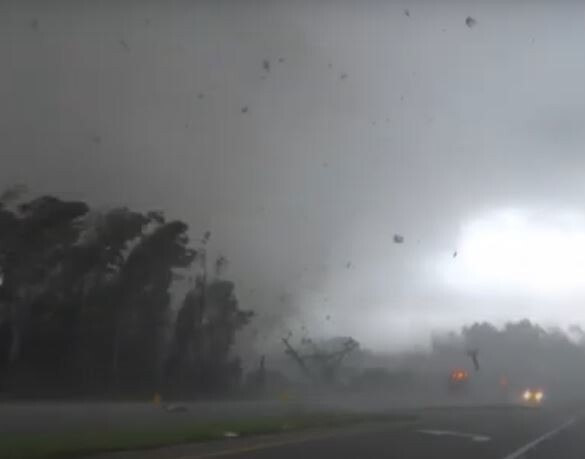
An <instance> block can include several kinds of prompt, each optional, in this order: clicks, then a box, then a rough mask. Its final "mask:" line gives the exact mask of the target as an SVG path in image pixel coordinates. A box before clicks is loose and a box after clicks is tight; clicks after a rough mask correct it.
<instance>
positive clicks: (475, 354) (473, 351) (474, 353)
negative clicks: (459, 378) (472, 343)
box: [467, 349, 479, 371]
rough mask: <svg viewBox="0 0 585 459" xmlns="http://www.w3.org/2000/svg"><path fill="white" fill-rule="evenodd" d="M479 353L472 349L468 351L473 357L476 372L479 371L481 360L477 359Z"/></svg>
mask: <svg viewBox="0 0 585 459" xmlns="http://www.w3.org/2000/svg"><path fill="white" fill-rule="evenodd" d="M478 353H479V350H478V349H470V350H468V351H467V355H468V356H469V357H471V360H472V361H473V367H474V368H475V371H479V360H478V358H477V354H478Z"/></svg>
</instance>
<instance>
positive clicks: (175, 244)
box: [0, 190, 252, 395]
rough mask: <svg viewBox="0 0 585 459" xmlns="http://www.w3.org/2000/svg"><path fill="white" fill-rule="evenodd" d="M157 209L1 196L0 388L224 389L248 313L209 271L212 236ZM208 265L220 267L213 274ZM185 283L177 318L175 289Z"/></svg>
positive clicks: (76, 391) (235, 373) (41, 391)
mask: <svg viewBox="0 0 585 459" xmlns="http://www.w3.org/2000/svg"><path fill="white" fill-rule="evenodd" d="M188 230H189V228H188V225H187V224H186V223H184V222H182V221H180V220H168V219H167V218H166V217H165V215H163V213H162V212H146V213H143V212H136V211H133V210H130V209H128V208H116V209H111V210H107V211H96V210H92V209H91V208H90V207H89V206H88V205H87V204H86V203H84V202H79V201H64V200H61V199H59V198H56V197H53V196H41V197H37V198H34V199H31V200H28V201H26V202H22V201H21V200H20V192H18V190H9V191H8V192H6V193H4V195H3V196H2V197H1V198H0V390H3V391H7V392H11V393H21V394H23V395H24V394H26V395H35V394H38V395H49V394H54V395H80V394H96V395H99V394H104V393H109V392H124V393H136V394H138V393H147V392H148V393H149V392H152V391H159V390H160V391H168V392H174V393H177V394H178V393H180V394H181V395H193V394H196V393H200V392H203V391H212V390H227V389H229V388H230V387H232V386H233V385H234V384H236V383H237V382H238V380H239V378H240V371H241V370H240V364H239V361H238V359H237V358H236V357H234V356H233V355H232V353H231V348H232V345H233V341H234V336H235V333H236V332H237V331H238V330H239V329H240V328H242V327H244V326H245V325H246V324H247V323H248V321H249V320H250V318H251V316H252V313H251V312H248V311H242V310H241V309H240V308H239V306H238V302H237V300H236V297H235V292H234V284H233V283H232V282H229V281H227V280H224V279H223V278H222V277H221V271H222V269H223V268H224V267H225V265H226V260H225V259H224V258H219V259H218V260H217V261H216V263H215V269H213V270H211V269H210V270H208V266H207V265H208V259H207V258H208V257H207V245H208V242H209V238H210V234H209V233H206V234H205V235H204V237H203V239H202V240H201V241H200V242H199V244H198V245H197V247H195V248H194V247H193V246H192V245H191V244H190V241H189V237H188ZM208 271H213V272H212V273H208ZM177 282H184V283H187V285H188V291H187V293H186V295H185V297H184V300H183V301H182V304H181V306H180V309H179V312H178V315H176V319H175V320H173V317H174V315H173V314H172V311H171V290H172V286H173V285H174V284H175V283H177Z"/></svg>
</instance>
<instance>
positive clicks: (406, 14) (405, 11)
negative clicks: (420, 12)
mask: <svg viewBox="0 0 585 459" xmlns="http://www.w3.org/2000/svg"><path fill="white" fill-rule="evenodd" d="M404 15H405V16H406V17H410V10H409V9H408V8H406V9H405V10H404Z"/></svg>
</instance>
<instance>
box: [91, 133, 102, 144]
mask: <svg viewBox="0 0 585 459" xmlns="http://www.w3.org/2000/svg"><path fill="white" fill-rule="evenodd" d="M91 141H92V142H93V143H95V144H96V145H100V144H101V143H102V138H101V137H100V136H99V135H93V136H91Z"/></svg>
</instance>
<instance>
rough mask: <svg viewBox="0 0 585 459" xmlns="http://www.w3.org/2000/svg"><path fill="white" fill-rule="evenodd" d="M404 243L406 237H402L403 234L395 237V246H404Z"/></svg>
mask: <svg viewBox="0 0 585 459" xmlns="http://www.w3.org/2000/svg"><path fill="white" fill-rule="evenodd" d="M403 242H404V236H402V235H401V234H395V235H394V243H395V244H402V243H403Z"/></svg>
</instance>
